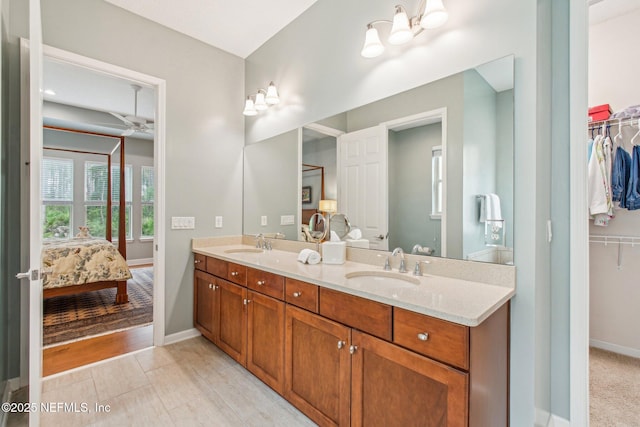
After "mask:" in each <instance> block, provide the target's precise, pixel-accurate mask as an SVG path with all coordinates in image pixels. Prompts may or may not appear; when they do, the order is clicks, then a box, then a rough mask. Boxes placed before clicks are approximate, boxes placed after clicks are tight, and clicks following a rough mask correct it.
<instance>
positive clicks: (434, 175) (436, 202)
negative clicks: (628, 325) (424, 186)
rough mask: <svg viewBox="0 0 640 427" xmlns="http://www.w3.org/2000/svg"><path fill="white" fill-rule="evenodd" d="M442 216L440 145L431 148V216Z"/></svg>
mask: <svg viewBox="0 0 640 427" xmlns="http://www.w3.org/2000/svg"><path fill="white" fill-rule="evenodd" d="M441 216H442V146H441V145H438V146H435V147H433V148H432V149H431V218H434V219H436V218H437V219H439V218H440V217H441Z"/></svg>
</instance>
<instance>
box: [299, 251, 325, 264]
mask: <svg viewBox="0 0 640 427" xmlns="http://www.w3.org/2000/svg"><path fill="white" fill-rule="evenodd" d="M321 259H322V257H321V256H320V253H318V252H317V251H314V250H313V249H303V250H301V251H300V253H299V254H298V262H301V263H303V264H312V265H313V264H318V263H319V262H320V260H321Z"/></svg>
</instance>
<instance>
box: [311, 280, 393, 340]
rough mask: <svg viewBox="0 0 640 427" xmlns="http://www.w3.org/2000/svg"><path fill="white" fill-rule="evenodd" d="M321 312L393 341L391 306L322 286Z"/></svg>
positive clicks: (338, 320)
mask: <svg viewBox="0 0 640 427" xmlns="http://www.w3.org/2000/svg"><path fill="white" fill-rule="evenodd" d="M320 314H321V315H323V316H325V317H328V318H330V319H332V320H335V321H337V322H340V323H344V324H345V325H349V326H351V327H354V328H356V329H359V330H361V331H364V332H369V333H370V334H371V335H375V336H377V337H379V338H382V339H385V340H388V341H391V326H392V325H391V306H390V305H387V304H382V303H379V302H376V301H371V300H368V299H365V298H360V297H357V296H354V295H349V294H345V293H342V292H338V291H334V290H332V289H327V288H320Z"/></svg>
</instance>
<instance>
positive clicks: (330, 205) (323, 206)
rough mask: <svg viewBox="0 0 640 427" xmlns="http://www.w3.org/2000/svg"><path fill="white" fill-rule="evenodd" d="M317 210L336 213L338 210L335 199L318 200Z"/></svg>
mask: <svg viewBox="0 0 640 427" xmlns="http://www.w3.org/2000/svg"><path fill="white" fill-rule="evenodd" d="M318 210H319V211H320V212H329V213H336V212H337V211H338V201H337V200H320V202H319V203H318Z"/></svg>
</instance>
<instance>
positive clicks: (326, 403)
mask: <svg viewBox="0 0 640 427" xmlns="http://www.w3.org/2000/svg"><path fill="white" fill-rule="evenodd" d="M350 335H351V332H350V329H349V328H347V327H346V326H344V325H341V324H339V323H336V322H333V321H331V320H328V319H325V318H323V317H320V316H318V315H316V314H313V313H309V312H307V311H305V310H301V309H298V308H296V307H292V306H290V305H287V308H286V338H285V391H284V396H285V398H286V399H287V400H288V401H289V402H291V403H292V404H293V405H294V406H296V407H297V408H298V409H300V410H301V411H302V412H303V413H305V414H306V415H307V416H308V417H309V418H311V419H312V420H313V421H315V422H316V423H317V424H319V425H320V426H335V425H342V426H348V425H349V417H350V415H349V406H350V400H351V399H350V377H351V356H350V354H349V338H350Z"/></svg>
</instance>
